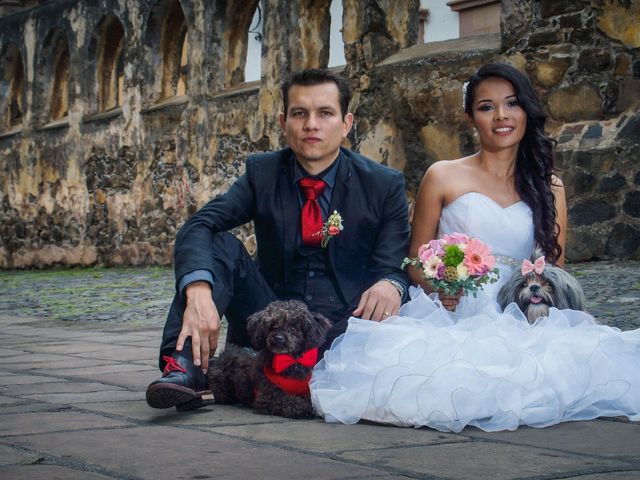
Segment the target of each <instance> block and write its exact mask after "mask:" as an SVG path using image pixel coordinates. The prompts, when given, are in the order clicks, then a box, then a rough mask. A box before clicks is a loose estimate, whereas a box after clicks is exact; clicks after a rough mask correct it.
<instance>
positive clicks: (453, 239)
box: [442, 232, 470, 245]
mask: <svg viewBox="0 0 640 480" xmlns="http://www.w3.org/2000/svg"><path fill="white" fill-rule="evenodd" d="M442 238H443V240H444V241H445V242H446V243H447V244H449V245H460V244H465V243H469V240H470V238H469V236H468V235H465V234H464V233H459V232H453V233H452V234H451V235H444V236H443V237H442Z"/></svg>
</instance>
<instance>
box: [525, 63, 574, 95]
mask: <svg viewBox="0 0 640 480" xmlns="http://www.w3.org/2000/svg"><path fill="white" fill-rule="evenodd" d="M570 65H571V59H570V58H566V57H562V58H559V57H555V58H551V59H550V60H549V61H548V62H536V63H534V65H533V69H532V76H533V81H534V82H535V83H537V84H538V85H541V86H543V87H544V88H551V87H554V86H556V85H557V84H559V83H560V82H561V81H562V79H563V78H564V74H565V73H566V72H567V69H568V68H569V66H570Z"/></svg>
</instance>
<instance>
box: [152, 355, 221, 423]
mask: <svg viewBox="0 0 640 480" xmlns="http://www.w3.org/2000/svg"><path fill="white" fill-rule="evenodd" d="M162 359H163V360H164V361H165V362H166V364H165V367H164V370H163V372H162V377H161V378H159V379H158V380H156V381H155V382H152V383H151V384H150V385H149V386H148V387H147V403H148V404H149V406H150V407H153V408H170V407H176V410H180V411H182V410H193V409H195V408H200V407H203V406H204V405H208V404H210V403H213V395H212V393H211V390H209V389H208V388H207V377H206V376H205V374H204V373H202V370H200V368H199V367H196V366H195V365H194V364H193V360H192V357H191V352H190V351H182V352H177V351H176V352H173V355H171V356H170V357H168V356H164V357H162Z"/></svg>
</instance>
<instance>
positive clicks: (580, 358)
mask: <svg viewBox="0 0 640 480" xmlns="http://www.w3.org/2000/svg"><path fill="white" fill-rule="evenodd" d="M411 296H412V300H411V301H410V302H409V303H407V304H406V305H405V306H403V308H402V309H401V311H400V316H397V317H393V318H390V319H388V320H386V321H384V322H381V323H376V322H371V321H367V320H360V319H357V318H351V319H350V320H349V327H348V329H347V332H346V333H345V334H343V335H342V336H340V337H338V338H337V339H336V340H335V342H334V344H333V346H332V347H331V349H330V350H329V351H327V352H326V354H325V356H324V359H323V360H321V361H320V362H319V363H318V365H317V366H316V368H315V369H314V372H313V377H312V379H311V384H310V388H311V398H312V401H313V404H314V407H315V408H316V410H317V411H318V412H319V414H320V415H322V416H324V417H325V420H326V421H327V422H343V423H356V422H358V421H359V420H361V419H364V420H370V421H374V422H381V423H390V424H394V425H400V426H415V427H421V426H428V427H432V428H435V429H438V430H440V431H453V432H459V431H461V430H462V429H463V428H464V427H465V426H467V425H472V426H476V427H478V428H481V429H483V430H486V431H497V430H515V429H516V428H518V426H519V425H529V426H532V427H546V426H549V425H553V424H556V423H559V422H563V421H570V420H586V419H593V418H596V417H600V416H626V417H628V418H630V419H631V420H634V421H637V420H640V330H633V331H624V332H623V331H620V330H619V329H617V328H611V327H608V326H603V325H598V324H597V323H596V322H595V321H594V319H593V318H592V317H591V316H589V315H588V314H586V313H583V312H578V311H572V310H562V311H561V310H557V309H552V310H551V312H550V315H549V317H547V318H543V319H539V320H538V322H536V323H535V324H534V325H529V323H528V322H527V320H526V318H525V317H524V315H523V314H522V313H521V312H520V310H519V309H518V308H517V307H516V306H515V305H510V306H509V307H507V309H505V311H504V312H503V313H500V312H499V311H498V309H497V307H495V306H494V304H493V303H492V302H490V301H488V299H479V300H474V299H469V300H468V301H467V302H466V303H465V305H462V306H461V308H459V309H458V310H459V312H458V313H457V314H450V313H449V312H448V311H446V310H445V309H444V308H442V306H441V304H440V303H439V302H438V300H437V299H435V297H434V298H430V297H428V296H427V295H425V294H424V293H423V292H422V290H420V289H415V288H412V290H411ZM480 305H482V308H480ZM472 311H473V312H475V313H474V314H470V312H472Z"/></svg>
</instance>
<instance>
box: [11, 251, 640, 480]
mask: <svg viewBox="0 0 640 480" xmlns="http://www.w3.org/2000/svg"><path fill="white" fill-rule="evenodd" d="M638 266H639V264H638V263H637V262H606V263H605V262H599V263H591V264H587V263H584V264H576V265H572V266H571V267H570V269H571V271H572V272H573V273H574V274H575V275H576V276H577V277H578V278H579V279H580V281H581V282H582V283H583V284H584V287H585V290H586V291H587V295H588V296H589V298H592V299H596V298H597V299H598V302H595V301H593V302H591V303H590V305H589V309H590V310H591V311H592V312H593V313H595V314H596V315H597V316H598V317H599V318H600V320H601V321H603V322H604V323H609V324H611V325H617V326H619V327H621V328H623V329H626V328H632V327H637V326H639V325H638V315H637V310H638V306H639V300H640V288H639V286H640V280H639V278H638V277H640V272H639V270H640V269H638ZM172 293H173V279H172V274H171V272H170V270H168V269H163V268H150V269H140V268H136V269H119V270H104V269H96V270H63V271H57V272H0V343H1V344H2V346H3V348H2V349H0V478H1V479H8V480H9V479H10V480H22V479H24V480H27V479H29V480H32V479H35V480H40V479H42V480H44V479H47V480H49V479H65V480H67V479H69V480H76V479H83V480H84V479H87V480H101V479H102V480H104V479H114V480H134V479H153V480H157V479H159V478H161V479H171V480H172V479H194V480H195V479H208V478H212V479H213V478H215V479H231V480H233V479H238V480H246V479H256V480H261V479H272V478H276V479H282V480H286V479H296V480H299V479H300V478H305V479H309V480H313V479H322V480H350V479H369V478H375V479H385V480H395V479H422V480H427V479H429V480H438V479H474V480H475V479H485V478H491V479H494V480H502V479H505V480H507V479H520V480H534V479H535V480H551V479H560V478H563V479H567V478H570V479H576V480H605V479H606V480H610V479H612V480H622V479H640V449H639V447H638V445H640V423H637V422H629V421H626V420H625V419H618V418H614V419H598V420H594V421H582V422H568V423H564V424H560V425H556V426H553V427H548V428H544V429H534V428H526V427H521V428H519V429H517V430H516V431H514V432H494V433H486V432H482V431H481V430H478V429H475V428H466V429H465V430H463V431H462V432H461V433H460V434H448V433H440V432H437V431H435V430H431V429H428V428H421V429H413V428H397V427H388V426H382V425H373V424H366V423H360V424H357V425H334V424H325V423H324V422H323V421H322V420H320V419H314V420H304V421H294V420H287V419H283V418H279V417H270V416H264V415H256V414H253V413H252V412H251V411H250V410H248V409H246V408H240V407H234V406H221V405H213V406H208V407H206V408H202V409H199V410H195V411H193V412H184V413H178V412H176V411H175V410H174V409H169V410H154V409H151V408H149V407H148V406H147V405H146V402H145V401H144V391H145V389H146V387H147V385H148V384H149V382H150V381H152V380H154V379H155V378H157V376H158V371H157V367H156V357H157V349H158V345H159V341H160V334H161V329H162V325H163V323H164V317H165V314H166V310H167V308H168V304H169V301H170V298H171V295H172Z"/></svg>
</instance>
